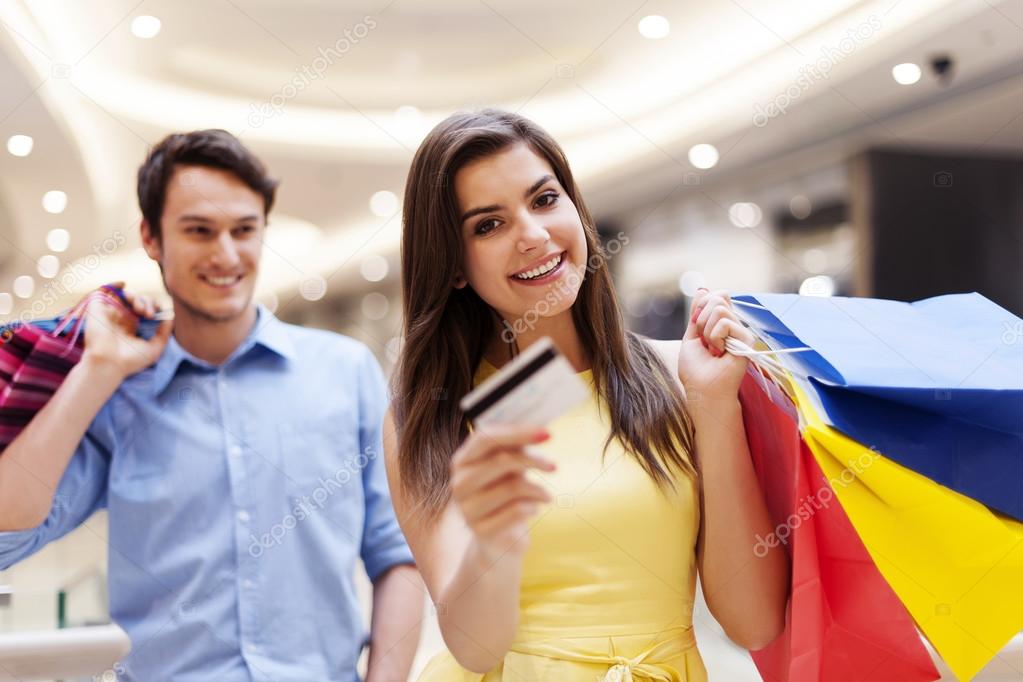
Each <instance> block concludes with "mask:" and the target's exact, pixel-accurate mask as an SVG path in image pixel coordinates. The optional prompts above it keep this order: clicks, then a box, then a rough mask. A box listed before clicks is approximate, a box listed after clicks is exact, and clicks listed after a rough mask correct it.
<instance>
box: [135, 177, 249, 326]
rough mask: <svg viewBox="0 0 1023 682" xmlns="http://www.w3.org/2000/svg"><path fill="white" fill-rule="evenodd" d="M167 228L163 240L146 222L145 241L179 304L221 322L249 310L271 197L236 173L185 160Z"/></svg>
mask: <svg viewBox="0 0 1023 682" xmlns="http://www.w3.org/2000/svg"><path fill="white" fill-rule="evenodd" d="M160 226H161V238H160V239H159V240H157V239H155V238H154V237H153V235H152V233H151V231H150V230H149V226H148V224H146V223H145V222H143V225H142V241H143V246H144V247H145V249H146V253H148V254H149V257H150V258H152V259H153V260H155V261H157V262H158V263H159V264H160V268H161V270H162V272H163V281H164V286H166V288H167V292H168V293H169V294H170V295H171V298H172V299H173V300H174V305H175V309H176V310H177V311H178V312H179V313H180V312H188V313H191V314H193V315H195V316H197V317H200V318H203V319H206V320H209V321H215V322H226V321H229V320H233V319H235V318H237V317H239V316H241V315H243V314H245V312H246V311H247V310H248V308H249V306H250V304H251V301H252V294H253V290H254V289H255V284H256V275H257V273H258V270H259V258H260V255H261V253H262V248H263V232H264V230H266V221H265V218H264V216H263V197H262V196H261V195H260V194H258V193H257V192H255V191H253V190H252V189H251V188H249V187H248V185H246V184H245V183H244V182H242V181H241V180H240V179H239V178H238V177H237V176H236V175H234V174H233V173H231V172H229V171H225V170H220V169H217V168H207V167H203V166H178V167H177V168H176V169H175V170H174V173H173V175H172V176H171V178H170V180H169V181H168V183H167V192H166V197H165V201H164V207H163V216H162V218H161V222H160ZM182 309H183V310H182Z"/></svg>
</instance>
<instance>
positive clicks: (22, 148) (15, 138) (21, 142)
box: [7, 135, 33, 156]
mask: <svg viewBox="0 0 1023 682" xmlns="http://www.w3.org/2000/svg"><path fill="white" fill-rule="evenodd" d="M32 144H33V140H32V138H31V137H30V136H28V135H11V136H10V137H9V138H7V151H9V152H10V153H11V154H13V155H14V156H28V155H29V154H31V153H32Z"/></svg>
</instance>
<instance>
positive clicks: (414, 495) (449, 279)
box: [392, 109, 696, 516]
mask: <svg viewBox="0 0 1023 682" xmlns="http://www.w3.org/2000/svg"><path fill="white" fill-rule="evenodd" d="M520 142H521V143H525V144H527V145H529V147H530V148H531V149H532V150H533V151H534V152H536V153H537V154H539V155H540V156H541V157H543V158H544V159H546V160H547V162H548V163H550V165H551V168H553V169H554V174H555V176H556V177H557V179H558V182H559V183H561V186H562V187H563V188H564V190H565V192H566V193H567V194H568V196H569V198H571V200H572V202H573V203H574V204H575V206H576V208H577V209H578V211H579V217H580V218H581V220H582V224H583V228H584V232H585V235H586V247H587V254H588V259H587V263H588V270H587V273H586V276H585V278H584V279H583V281H582V284H581V286H580V288H579V293H578V295H577V298H576V300H575V303H574V304H573V306H572V320H573V322H574V323H575V326H576V329H577V330H578V333H579V336H580V338H581V341H582V344H583V347H584V349H585V351H586V352H587V354H588V356H589V358H590V363H591V367H592V372H593V379H594V383H595V385H596V389H597V392H598V394H599V395H600V397H601V399H602V400H603V401H604V402H605V403H606V405H607V407H608V411H609V413H610V416H611V434H610V435H609V437H608V439H607V443H610V442H611V440H612V439H614V438H617V439H618V440H619V442H620V443H622V445H623V446H624V447H625V449H626V451H628V452H629V453H630V454H631V455H632V456H634V457H635V458H636V459H637V461H638V462H639V463H640V465H641V466H642V467H643V468H644V469H645V470H646V472H647V473H648V474H649V475H650V476H651V477H652V478H653V479H654V480H655V481H657V482H658V483H659V484H663V485H670V484H671V483H672V480H673V475H672V474H673V473H674V472H682V473H684V474H686V475H691V476H694V477H695V476H696V471H695V465H694V458H693V456H692V453H693V450H694V435H693V426H692V421H691V419H690V417H689V413H688V412H687V410H686V406H685V402H684V400H683V398H682V395H681V392H680V391H679V390H678V386H677V384H676V379H675V377H674V376H673V375H672V374H671V373H670V372H669V370H668V368H666V367H665V366H664V363H663V362H661V360H660V358H659V357H658V355H657V353H656V351H654V350H653V349H652V348H651V347H650V346H649V345H648V344H647V342H645V341H643V340H642V339H641V338H640V337H639V336H637V335H636V334H633V333H632V332H627V331H626V330H625V326H624V323H623V320H622V315H621V312H620V310H619V308H618V301H617V297H616V294H615V291H614V285H613V284H612V281H611V277H610V275H609V273H608V269H607V267H606V265H607V262H606V255H605V253H604V250H603V248H602V246H601V244H600V241H599V239H598V237H597V232H596V228H595V227H594V223H593V220H592V219H591V217H590V214H589V211H588V210H587V209H586V206H585V204H584V203H583V201H582V197H581V196H580V195H579V189H578V187H576V184H575V181H574V180H573V178H572V171H571V169H570V168H569V165H568V161H567V159H566V158H565V154H564V152H563V151H562V150H561V147H559V146H558V144H557V143H556V142H555V141H554V139H553V138H551V136H550V135H549V134H548V133H547V132H546V131H545V130H543V129H542V128H540V127H539V126H537V125H536V124H535V123H533V122H532V121H530V120H528V119H526V118H523V117H522V116H519V115H517V114H512V113H509V112H505V111H499V110H494V109H484V110H482V111H479V112H473V113H458V114H454V115H452V116H450V117H448V118H447V119H445V120H444V121H442V122H441V123H440V124H438V125H437V127H435V128H434V129H433V130H432V131H431V132H430V134H429V135H427V137H426V139H425V140H424V141H423V143H422V144H421V145H420V147H419V149H418V151H417V152H416V155H415V158H414V159H413V161H412V167H411V169H410V170H409V175H408V181H407V183H406V187H405V203H404V219H403V221H404V225H403V230H402V239H401V264H402V275H401V277H402V282H401V287H402V300H403V306H404V321H403V324H404V337H405V341H404V346H403V349H402V352H401V357H400V360H399V362H398V367H397V370H396V374H395V386H394V389H395V390H394V399H393V402H392V410H393V414H394V419H395V424H396V426H397V429H398V464H399V472H400V474H401V481H402V486H403V490H404V491H405V493H406V494H407V495H409V496H410V499H411V500H412V501H413V502H414V503H416V504H417V506H421V507H422V508H424V510H425V511H426V513H427V514H428V515H430V516H434V515H436V514H437V513H439V511H440V510H441V509H442V508H443V507H444V505H445V504H446V502H447V500H448V498H449V490H448V480H449V467H450V462H451V456H452V455H453V453H454V452H455V450H456V449H457V448H458V446H459V445H460V444H461V442H462V441H463V440H464V439H465V437H466V436H467V435H468V423H467V422H466V420H465V417H464V415H463V414H462V411H461V410H460V409H459V407H458V402H459V400H460V399H461V398H462V396H464V395H465V394H466V393H468V392H469V390H470V389H471V388H472V381H473V376H474V374H475V372H476V369H477V367H478V366H479V364H480V361H481V360H482V359H483V353H484V350H485V349H486V348H487V346H488V344H489V343H490V342H491V341H492V339H493V338H494V336H495V335H496V334H498V333H500V327H499V326H500V319H499V317H498V316H497V314H496V313H495V312H494V311H493V309H491V308H490V306H489V305H487V303H485V302H484V301H483V299H481V298H480V297H479V295H478V294H477V293H476V292H475V291H473V289H472V287H471V286H466V287H463V288H461V289H456V288H455V287H454V282H455V274H456V273H458V272H460V271H462V270H463V267H462V259H463V246H462V228H461V220H460V218H459V212H458V201H457V197H456V196H455V189H454V176H455V173H457V172H458V171H459V169H461V168H462V167H463V166H465V165H466V164H468V163H469V162H471V161H474V160H476V159H480V158H483V157H486V156H490V155H492V154H495V153H497V152H499V151H501V150H503V149H505V148H507V147H508V146H510V145H513V144H516V143H520ZM607 443H605V447H606V445H607Z"/></svg>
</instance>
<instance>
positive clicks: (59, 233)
mask: <svg viewBox="0 0 1023 682" xmlns="http://www.w3.org/2000/svg"><path fill="white" fill-rule="evenodd" d="M70 243H71V233H70V232H68V231H67V230H65V229H63V228H60V227H58V228H55V229H53V230H50V231H49V232H47V233H46V247H47V248H48V249H49V250H50V251H53V252H54V253H63V252H64V251H67V247H68V245H69V244H70Z"/></svg>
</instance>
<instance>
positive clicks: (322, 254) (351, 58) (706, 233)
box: [0, 0, 1023, 680]
mask: <svg viewBox="0 0 1023 682" xmlns="http://www.w3.org/2000/svg"><path fill="white" fill-rule="evenodd" d="M0 72H2V79H3V80H2V82H3V84H4V87H3V88H2V89H0V138H2V140H0V141H2V142H3V144H4V146H5V148H4V149H2V150H0V319H4V320H6V319H13V318H16V317H18V316H23V315H24V316H33V317H35V316H42V315H50V314H55V313H57V312H59V311H60V310H61V309H63V308H66V307H67V306H68V305H70V304H71V303H72V302H74V301H75V300H77V299H78V298H80V297H81V296H82V294H83V293H84V292H86V291H88V290H90V289H91V288H93V287H95V286H97V285H99V284H102V283H104V282H108V281H113V280H124V281H126V282H127V284H128V287H129V288H131V289H133V290H136V291H142V292H146V293H151V294H153V295H155V296H157V297H158V298H160V297H163V296H164V293H163V290H162V287H161V282H160V277H159V272H158V269H157V267H156V265H155V264H154V263H153V262H152V261H150V260H148V258H146V256H145V254H144V252H143V251H142V249H141V247H140V245H139V244H140V242H139V236H138V224H139V219H140V211H139V208H138V206H137V203H136V199H135V184H134V178H135V171H136V169H137V167H138V164H139V163H140V162H141V161H142V159H143V158H144V157H145V155H146V152H147V149H148V148H149V147H150V146H151V145H152V144H154V143H155V142H156V141H158V140H159V139H160V138H162V137H163V136H164V135H166V134H167V133H169V132H172V131H181V130H190V129H198V128H224V129H226V130H228V131H230V132H232V133H234V134H235V135H238V136H239V137H240V138H241V139H242V141H243V142H244V143H245V144H247V145H248V146H250V147H251V148H252V149H253V150H254V151H255V152H256V153H257V154H258V155H260V156H261V157H262V158H263V159H264V160H265V161H266V162H267V164H268V166H269V168H270V170H271V171H272V173H273V174H274V175H276V176H277V177H278V178H280V179H281V185H280V189H279V192H278V200H277V205H276V207H275V209H274V211H273V213H272V215H271V220H270V227H269V230H268V233H267V238H266V244H265V250H264V255H263V265H262V274H261V280H260V283H259V287H258V297H259V299H260V300H261V301H262V302H263V303H265V304H266V305H267V306H269V307H270V308H271V309H272V310H274V311H275V312H276V314H277V315H278V316H279V317H281V318H282V319H284V320H286V321H289V322H296V323H301V324H305V325H310V326H315V327H322V328H327V329H332V330H336V331H340V332H342V333H344V334H348V335H350V336H353V337H355V338H357V339H359V340H361V341H363V342H365V343H366V344H368V345H369V347H370V348H372V349H373V351H374V352H375V353H376V355H377V357H378V358H379V360H380V361H381V363H382V364H383V366H384V367H385V370H389V369H390V368H391V367H392V366H393V362H394V358H395V355H396V353H397V352H398V351H399V349H400V343H401V341H400V338H399V336H398V335H399V330H400V320H399V315H400V304H399V298H398V297H399V278H400V273H399V271H398V266H399V260H398V243H399V237H400V226H401V214H400V206H401V195H402V190H403V184H404V180H405V173H406V170H407V167H408V164H409V162H410V160H411V157H412V154H413V152H414V150H415V148H416V146H417V144H418V142H419V141H420V140H421V139H422V137H423V136H424V135H425V133H426V131H428V130H429V129H430V127H431V126H432V125H434V124H435V123H436V122H438V121H439V120H441V119H442V118H444V117H445V116H446V115H448V114H449V113H451V112H453V111H457V110H463V109H473V108H479V107H482V106H499V107H503V108H507V109H510V110H514V111H518V112H520V113H523V114H525V115H527V116H529V117H531V118H533V119H534V120H536V121H537V122H538V123H540V124H541V125H542V126H544V127H545V128H547V129H548V130H549V131H550V132H551V133H552V134H553V135H554V136H555V138H556V139H558V140H559V141H560V142H561V143H562V145H563V146H564V147H565V149H566V151H567V153H568V156H569V159H570V161H571V163H572V165H573V168H574V171H575V173H576V177H577V179H578V181H579V183H580V185H581V188H582V192H583V196H584V197H585V199H586V201H587V203H588V204H589V207H590V209H591V211H592V212H593V214H594V216H595V219H596V221H597V223H598V227H599V229H600V231H601V233H602V235H604V236H606V237H609V238H611V237H619V236H623V237H621V240H622V242H624V245H623V246H621V248H619V249H616V253H614V254H612V258H611V268H612V270H613V273H614V276H615V280H616V282H617V286H618V289H619V293H620V294H621V300H622V302H623V306H624V308H625V313H626V315H627V318H628V321H629V324H630V325H631V327H632V328H633V329H635V330H638V331H641V332H643V333H645V334H648V335H650V336H654V337H659V338H669V337H674V338H678V337H679V335H680V334H681V331H682V329H683V326H684V321H685V314H686V309H687V306H688V301H689V297H688V294H692V293H693V292H694V291H695V289H696V288H697V287H699V286H703V285H706V286H709V287H711V288H725V289H728V290H730V291H732V292H754V291H780V292H797V291H798V292H800V293H804V294H809V295H818V296H831V295H864V296H876V297H882V298H893V299H900V300H916V299H920V298H925V297H928V296H932V295H937V294H942V293H950V292H965V291H979V292H981V293H983V294H984V295H986V296H987V297H989V298H991V299H992V300H994V301H996V302H998V303H999V304H1001V305H1002V306H1004V307H1005V308H1007V309H1009V310H1011V311H1013V312H1014V313H1016V314H1017V315H1020V314H1023V274H1021V272H1023V191H1021V190H1023V1H1021V0H813V1H812V2H811V1H808V0H772V1H768V0H710V1H708V2H696V1H690V0H682V1H679V0H676V1H674V2H668V1H667V0H648V1H647V2H579V1H578V0H571V1H565V2H557V3H551V2H538V1H536V0H519V1H518V2H508V1H505V0H436V1H433V2H417V1H416V0H378V1H376V2H362V1H356V0H290V1H284V0H217V1H215V2H206V1H199V0H176V1H171V0H143V1H142V2H138V1H137V0H102V1H94V2H88V3H83V2H75V1H73V0H4V1H3V2H0ZM105 538H106V536H105V519H104V518H103V515H102V514H99V515H97V516H96V517H94V518H93V519H92V520H91V521H90V522H89V523H87V524H86V525H85V526H84V527H82V528H80V529H79V530H78V531H76V532H75V533H73V534H72V535H70V536H68V537H67V538H65V539H63V540H62V541H60V542H58V543H56V544H54V545H52V546H50V547H48V548H47V549H46V550H45V551H43V552H41V553H40V554H38V555H36V556H34V557H33V558H32V559H30V560H28V561H26V562H23V563H22V564H19V565H17V566H15V567H14V568H12V569H10V570H8V571H6V572H2V573H0V584H3V585H6V586H8V587H7V588H5V589H9V590H10V591H11V592H12V594H11V595H10V596H9V597H8V598H4V597H3V596H2V595H0V631H3V632H14V631H20V630H27V629H31V628H37V627H38V628H47V627H55V626H57V625H58V624H61V625H63V624H71V625H74V624H83V623H88V622H103V621H104V619H105V618H106V617H107V616H106V611H105V609H106V592H105V591H106V583H105V575H104V571H105V562H106V556H107V552H108V547H107V544H106V539H105ZM115 551H116V550H115ZM716 628H717V626H716V625H715V624H714V623H713V621H712V619H711V618H710V617H709V615H707V613H706V612H705V611H702V612H700V613H698V615H697V631H698V637H700V638H701V648H702V649H705V650H706V652H705V656H706V658H707V660H708V667H709V668H710V669H711V672H712V679H715V677H714V673H715V671H716V672H717V673H718V676H717V677H716V679H724V680H745V679H758V678H757V677H756V673H755V671H754V668H753V667H752V664H751V663H750V662H749V659H748V656H746V655H745V652H742V651H740V650H738V649H735V648H734V647H732V646H731V645H730V644H728V643H727V642H726V641H725V639H724V637H723V635H722V634H721V632H720V630H719V629H716ZM439 646H440V639H439V636H438V634H437V632H436V628H435V627H428V628H427V631H426V633H425V634H424V642H423V645H422V648H423V652H422V654H421V656H420V661H422V660H425V658H427V657H428V656H429V654H430V653H432V652H433V651H435V650H436V649H437V648H438V647H439ZM1013 661H1014V662H1013ZM420 665H421V663H420ZM1013 665H1014V666H1016V667H1015V668H1013V667H1012V666H1013ZM999 666H1002V667H1003V668H1004V669H1003V668H999ZM996 668H998V669H997V670H996ZM1014 670H1015V672H1013V671H1014ZM1021 670H1023V656H1019V657H1018V658H1016V659H1012V660H1011V661H1010V659H1009V658H1008V656H1007V655H1004V656H1003V657H1002V658H999V659H996V660H995V662H994V663H992V665H991V666H990V668H989V670H988V671H986V672H985V675H988V674H990V675H991V676H990V677H984V676H982V677H980V678H978V679H1020V677H1017V676H1023V672H1020V671H1021ZM992 671H993V672H992ZM999 675H1005V676H1004V677H999ZM1013 675H1017V676H1013Z"/></svg>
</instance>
